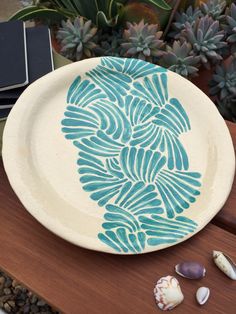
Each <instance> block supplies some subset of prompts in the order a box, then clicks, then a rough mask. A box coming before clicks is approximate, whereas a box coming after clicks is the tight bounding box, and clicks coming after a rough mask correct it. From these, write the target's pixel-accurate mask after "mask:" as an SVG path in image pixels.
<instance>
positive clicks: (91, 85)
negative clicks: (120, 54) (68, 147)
mask: <svg viewBox="0 0 236 314" xmlns="http://www.w3.org/2000/svg"><path fill="white" fill-rule="evenodd" d="M67 104H68V106H67V109H66V111H65V115H64V119H63V120H62V132H63V133H64V134H65V137H66V139H68V140H71V141H72V142H73V144H74V145H75V146H76V147H77V148H78V152H79V153H78V156H79V157H78V161H77V165H78V173H79V176H80V182H81V184H82V186H83V189H84V190H85V191H86V192H88V193H89V195H90V198H91V199H92V200H94V201H96V202H97V204H98V205H99V206H100V207H102V208H103V209H105V215H104V221H105V222H104V223H103V224H102V228H103V231H102V232H100V233H99V234H98V238H99V239H100V240H101V241H102V242H104V243H105V244H106V245H108V246H110V248H112V249H113V250H114V251H116V252H118V253H134V254H135V253H140V252H142V251H144V250H145V247H146V246H147V245H149V246H158V245H162V244H171V243H175V242H177V241H179V240H180V239H182V238H184V237H186V236H188V235H189V234H190V233H192V232H194V231H195V229H196V227H197V224H196V223H195V222H194V221H193V220H191V219H189V218H187V217H185V216H184V215H183V213H184V212H185V211H186V210H188V209H189V207H190V205H191V203H194V202H195V201H196V198H197V196H198V195H199V194H200V191H199V190H200V187H201V182H200V178H201V175H200V173H198V172H193V171H190V170H189V160H188V155H187V152H186V150H185V148H184V146H183V144H182V143H181V140H180V135H181V134H183V133H185V132H188V131H189V130H190V129H191V126H190V121H189V118H188V116H187V114H186V112H185V110H184V108H183V106H182V105H181V103H180V102H179V101H178V99H176V98H172V97H170V95H169V93H168V72H167V70H166V69H164V68H161V67H159V66H155V65H153V64H150V63H147V62H144V61H141V60H136V59H124V58H114V57H104V58H102V59H101V62H100V64H99V65H97V66H96V67H95V68H93V69H92V70H91V71H88V72H87V73H86V74H85V76H84V77H83V78H82V77H80V76H78V77H77V78H76V79H75V80H74V82H73V83H72V85H71V86H70V88H69V91H68V95H67Z"/></svg>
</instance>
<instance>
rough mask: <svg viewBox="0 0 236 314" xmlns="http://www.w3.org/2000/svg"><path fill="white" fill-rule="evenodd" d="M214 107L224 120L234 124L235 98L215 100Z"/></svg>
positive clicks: (235, 114) (235, 117) (235, 115)
mask: <svg viewBox="0 0 236 314" xmlns="http://www.w3.org/2000/svg"><path fill="white" fill-rule="evenodd" d="M216 106H217V108H218V110H219V112H220V114H221V115H222V116H223V117H224V119H226V120H229V121H232V122H236V97H235V96H231V97H227V98H224V99H221V100H220V99H217V100H216Z"/></svg>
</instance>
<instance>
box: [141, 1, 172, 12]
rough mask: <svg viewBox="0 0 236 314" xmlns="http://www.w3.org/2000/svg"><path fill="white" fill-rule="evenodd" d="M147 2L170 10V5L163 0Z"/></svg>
mask: <svg viewBox="0 0 236 314" xmlns="http://www.w3.org/2000/svg"><path fill="white" fill-rule="evenodd" d="M147 2H149V3H152V4H154V5H155V6H157V7H159V8H161V9H163V10H171V9H172V8H171V6H170V5H169V4H168V3H166V1H165V0H148V1H147Z"/></svg>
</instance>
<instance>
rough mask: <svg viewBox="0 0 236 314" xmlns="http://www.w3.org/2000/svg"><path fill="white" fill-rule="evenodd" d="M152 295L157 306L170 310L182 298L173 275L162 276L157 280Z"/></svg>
mask: <svg viewBox="0 0 236 314" xmlns="http://www.w3.org/2000/svg"><path fill="white" fill-rule="evenodd" d="M154 297H155V299H156V303H157V305H158V307H159V308H160V309H161V310H163V311H167V310H172V309H173V308H174V307H176V306H177V305H179V304H180V303H181V302H182V301H183V299H184V296H183V293H182V291H181V289H180V285H179V282H178V280H177V279H176V278H175V277H173V276H166V277H162V278H160V279H159V280H158V281H157V284H156V286H155V288H154Z"/></svg>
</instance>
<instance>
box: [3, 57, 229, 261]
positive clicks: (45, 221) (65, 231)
mask: <svg viewBox="0 0 236 314" xmlns="http://www.w3.org/2000/svg"><path fill="white" fill-rule="evenodd" d="M109 58H110V57H109ZM92 59H94V60H93V62H95V63H96V60H100V59H101V57H97V58H92ZM82 63H83V66H85V67H86V64H88V63H90V64H91V58H90V59H85V60H82V61H78V62H75V63H72V64H69V65H66V66H64V67H62V68H59V69H57V70H55V71H53V72H51V73H49V74H47V75H45V76H44V77H42V78H40V79H39V80H37V81H35V82H34V83H33V84H31V85H30V86H29V87H28V88H27V89H26V90H25V91H24V92H23V94H22V95H21V96H20V98H19V99H18V100H17V102H16V104H15V106H14V107H13V109H12V111H11V112H10V115H9V117H8V119H7V122H6V125H5V128H4V132H3V148H2V159H3V164H4V168H5V171H6V174H7V177H8V180H9V182H10V184H11V187H12V189H13V190H14V192H15V193H16V195H17V196H18V198H19V199H20V201H21V203H22V204H23V206H24V207H25V209H26V210H27V211H28V212H29V213H30V214H31V215H32V216H33V217H34V218H36V220H37V221H39V222H40V223H41V224H42V225H43V226H45V227H46V228H47V229H49V230H50V231H51V232H53V233H54V234H56V235H57V236H59V237H61V238H63V239H65V240H67V241H69V242H71V243H73V244H75V245H78V246H80V247H83V248H87V249H91V250H94V251H101V252H106V253H111V254H118V255H133V254H145V253H149V252H153V251H158V250H161V249H164V248H168V247H171V246H174V245H177V244H179V243H182V242H183V241H185V240H187V239H189V238H190V237H192V236H194V235H195V234H196V233H197V232H199V231H200V230H202V229H203V228H204V227H205V226H206V225H207V224H208V223H209V222H210V220H211V219H212V218H213V217H214V216H215V215H216V214H217V213H218V212H219V211H220V210H221V208H222V206H223V205H224V203H225V202H226V200H227V198H228V196H229V193H230V191H231V188H232V184H233V180H234V174H235V153H234V147H233V142H232V138H231V135H230V132H229V130H228V127H227V125H226V123H225V120H224V119H223V117H222V116H221V115H220V114H219V112H218V110H217V108H216V107H215V104H214V103H213V102H212V101H211V100H210V98H208V99H209V105H210V103H211V106H214V107H215V108H214V111H215V113H216V115H215V116H217V115H218V122H219V121H221V122H220V126H218V125H217V127H219V128H220V129H221V132H223V133H224V136H226V138H227V140H226V141H228V144H227V145H228V152H227V154H225V156H226V155H227V156H228V161H229V163H228V165H227V166H228V168H229V169H230V173H231V177H229V178H228V180H227V184H226V185H225V191H224V193H223V194H224V196H221V197H220V198H219V197H218V202H217V204H215V207H216V209H215V210H211V211H210V213H211V215H209V216H208V218H207V219H206V220H205V221H204V222H203V223H202V224H201V225H199V224H198V226H197V228H196V230H195V231H194V232H192V233H190V234H188V235H187V236H185V237H184V238H183V239H180V240H178V241H176V242H175V243H169V244H168V243H167V244H166V245H165V246H164V247H162V248H158V246H153V247H151V249H149V250H147V248H150V246H147V248H146V249H145V250H143V251H142V252H139V253H133V252H127V253H124V252H116V251H111V250H110V249H109V247H108V248H106V247H104V246H103V245H101V246H100V247H98V245H97V244H96V243H95V245H89V244H88V243H83V242H80V241H78V232H75V231H73V232H72V233H71V232H69V228H67V227H65V226H64V227H63V225H62V224H58V223H57V222H55V221H53V219H52V218H51V217H48V215H46V213H45V212H43V211H40V210H38V209H36V208H40V202H38V201H37V200H36V199H34V198H31V199H29V198H27V197H25V194H24V188H25V187H27V186H25V184H23V183H22V181H21V180H20V176H18V177H17V176H15V175H12V169H16V168H17V163H15V164H14V158H8V156H9V154H11V145H13V143H14V139H15V140H17V138H18V137H19V135H18V134H17V132H16V133H15V137H14V136H13V135H14V132H13V130H14V128H13V127H12V125H14V127H15V123H17V120H18V125H19V124H20V121H21V118H22V117H23V113H24V110H23V109H24V108H25V109H27V108H26V105H24V101H25V99H27V98H28V96H29V97H30V95H31V90H33V89H34V87H35V86H37V85H38V84H43V82H44V81H45V80H47V79H48V78H50V77H51V78H53V76H55V75H56V76H57V75H60V72H61V73H63V72H64V71H66V70H65V68H66V69H68V70H69V68H70V67H75V66H77V67H78V64H80V66H82ZM167 71H168V72H169V70H167ZM168 72H167V73H168ZM171 73H172V74H174V75H176V78H178V79H179V78H181V79H183V80H186V79H184V78H183V77H181V76H179V75H178V74H176V73H173V72H171ZM186 81H187V80H186ZM189 83H191V82H189ZM191 84H192V85H193V86H195V85H194V84H193V83H191ZM195 88H196V89H198V90H199V91H200V92H201V93H202V94H204V93H203V92H202V91H201V90H200V89H199V88H198V87H197V86H195ZM204 95H205V94H204ZM205 96H206V95H205ZM206 97H207V96H206ZM26 102H27V101H25V103H26ZM20 106H21V108H20ZM23 106H24V107H23ZM32 106H33V104H32ZM19 108H20V109H21V112H20V110H19ZM212 109H213V108H212ZM210 119H211V120H212V117H211V118H210ZM15 130H17V127H15ZM223 194H222V195H223ZM33 205H34V206H33ZM32 207H34V209H33V208H32ZM76 235H77V237H76Z"/></svg>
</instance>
